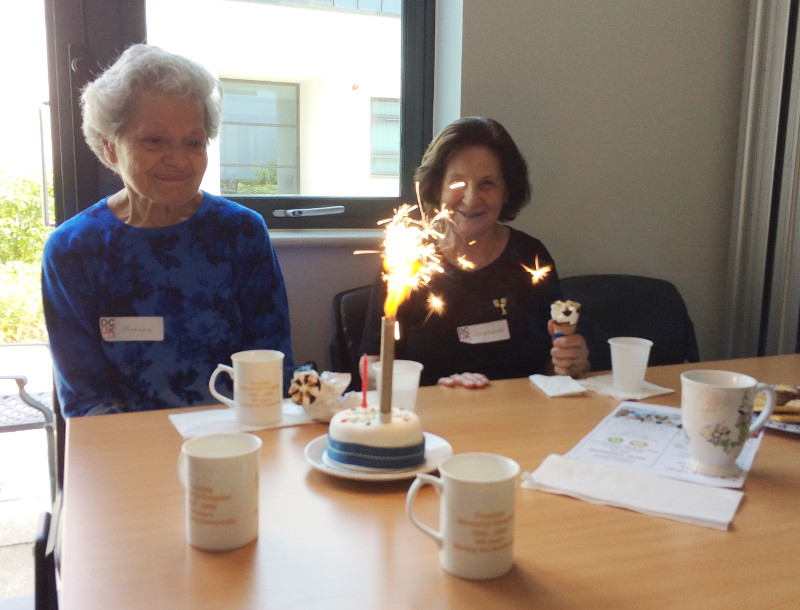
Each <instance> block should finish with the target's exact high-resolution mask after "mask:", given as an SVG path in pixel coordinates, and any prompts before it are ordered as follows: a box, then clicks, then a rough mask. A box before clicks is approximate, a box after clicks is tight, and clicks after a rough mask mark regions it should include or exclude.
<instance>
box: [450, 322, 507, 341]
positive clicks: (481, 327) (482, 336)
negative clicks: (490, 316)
mask: <svg viewBox="0 0 800 610" xmlns="http://www.w3.org/2000/svg"><path fill="white" fill-rule="evenodd" d="M456 330H457V332H458V340H459V341H461V343H473V344H477V343H494V342H496V341H507V340H508V339H510V338H511V332H510V331H509V330H508V320H496V321H494V322H484V323H483V324H472V325H470V326H459V327H458V328H457V329H456Z"/></svg>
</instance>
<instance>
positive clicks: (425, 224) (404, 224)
mask: <svg viewBox="0 0 800 610" xmlns="http://www.w3.org/2000/svg"><path fill="white" fill-rule="evenodd" d="M417 208H418V206H416V205H414V206H410V205H408V204H406V203H404V204H403V205H401V206H400V208H398V209H397V210H396V211H395V215H394V217H393V218H391V219H387V220H382V221H381V222H380V223H378V224H385V225H386V238H385V239H384V242H383V245H384V254H383V268H384V274H383V278H384V280H385V281H386V301H385V303H384V306H383V312H384V314H385V315H386V316H387V317H388V318H394V316H395V315H396V314H397V308H398V307H399V306H400V304H401V303H402V302H403V301H404V300H405V299H406V297H407V296H408V293H409V292H410V291H411V290H413V289H415V288H417V287H418V286H420V285H422V284H427V283H428V282H429V281H430V279H431V277H432V276H433V274H434V273H436V272H440V271H442V266H441V264H440V263H441V259H440V257H439V254H438V252H437V251H436V244H435V243H434V238H439V237H442V235H441V234H440V233H439V232H438V231H436V230H435V229H434V228H433V223H434V222H436V221H437V220H439V219H441V218H443V217H445V216H448V215H449V212H445V211H442V212H439V213H438V214H437V215H436V216H435V217H434V218H433V219H431V220H430V221H426V220H425V218H424V217H423V218H422V219H421V220H416V219H413V218H411V216H410V214H411V212H413V211H414V210H416V209H417Z"/></svg>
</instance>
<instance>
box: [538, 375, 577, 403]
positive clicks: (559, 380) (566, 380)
mask: <svg viewBox="0 0 800 610" xmlns="http://www.w3.org/2000/svg"><path fill="white" fill-rule="evenodd" d="M528 379H530V380H531V381H532V382H533V384H534V385H535V386H536V387H537V388H539V389H540V390H541V391H542V392H544V393H545V394H547V395H548V396H549V397H550V398H553V397H554V396H573V395H575V394H583V393H584V392H585V391H586V388H584V387H583V386H582V385H581V384H580V383H578V382H577V381H575V380H574V379H573V378H572V377H570V376H569V375H531V376H529V377H528Z"/></svg>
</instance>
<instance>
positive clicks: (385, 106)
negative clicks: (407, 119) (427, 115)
mask: <svg viewBox="0 0 800 610" xmlns="http://www.w3.org/2000/svg"><path fill="white" fill-rule="evenodd" d="M371 106H372V120H371V133H370V174H371V175H372V176H400V100H385V99H379V98H378V99H373V100H372V102H371Z"/></svg>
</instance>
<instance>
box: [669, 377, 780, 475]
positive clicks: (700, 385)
mask: <svg viewBox="0 0 800 610" xmlns="http://www.w3.org/2000/svg"><path fill="white" fill-rule="evenodd" d="M760 392H764V393H765V394H766V402H765V404H764V409H763V410H762V411H761V414H760V415H759V416H758V417H757V418H756V420H755V421H752V416H753V399H754V398H755V396H756V394H758V393H760ZM774 405H775V394H774V392H773V390H772V388H771V387H770V386H768V385H766V384H763V383H758V382H757V381H756V380H755V379H753V378H752V377H749V376H748V375H741V374H739V373H732V372H728V371H710V370H696V371H686V372H684V373H681V419H682V420H683V429H684V431H685V432H686V436H687V437H688V439H689V452H690V454H691V459H690V461H689V466H690V467H691V468H692V470H694V471H695V472H699V473H700V474H706V475H711V476H718V477H724V476H734V475H736V474H737V473H738V472H739V468H738V466H736V458H737V457H739V454H740V453H741V451H742V447H743V446H744V443H745V441H747V439H749V438H751V437H752V436H755V435H756V434H758V432H759V431H760V430H761V429H762V428H763V427H764V424H766V423H767V419H768V418H769V416H770V414H771V413H772V410H773V408H774Z"/></svg>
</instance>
